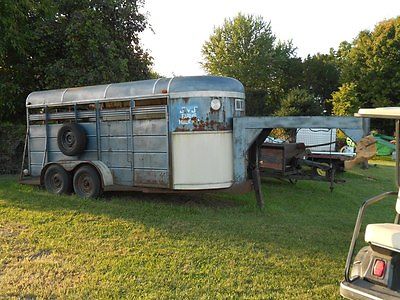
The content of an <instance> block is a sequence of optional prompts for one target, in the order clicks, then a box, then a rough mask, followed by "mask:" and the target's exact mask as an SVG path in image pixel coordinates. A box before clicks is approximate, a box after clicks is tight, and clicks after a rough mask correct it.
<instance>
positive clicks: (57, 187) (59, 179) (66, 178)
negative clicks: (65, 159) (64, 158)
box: [43, 165, 72, 195]
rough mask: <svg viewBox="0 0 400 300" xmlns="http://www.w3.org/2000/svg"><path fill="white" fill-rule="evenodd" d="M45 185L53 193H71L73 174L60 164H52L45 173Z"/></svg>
mask: <svg viewBox="0 0 400 300" xmlns="http://www.w3.org/2000/svg"><path fill="white" fill-rule="evenodd" d="M43 181H44V186H45V187H46V190H47V191H48V192H50V193H53V194H57V195H60V194H69V193H70V192H71V190H72V180H71V175H70V174H69V173H68V172H67V171H66V170H65V169H64V168H63V167H61V166H59V165H51V166H49V167H48V168H47V170H46V172H45V173H44V180H43Z"/></svg>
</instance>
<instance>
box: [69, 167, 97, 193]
mask: <svg viewBox="0 0 400 300" xmlns="http://www.w3.org/2000/svg"><path fill="white" fill-rule="evenodd" d="M73 185H74V191H75V194H76V195H78V196H79V197H81V198H97V197H99V196H100V195H101V192H102V189H101V180H100V176H99V173H98V172H97V170H96V169H95V168H93V167H91V166H88V165H84V166H81V167H79V168H78V170H76V172H75V174H74V179H73Z"/></svg>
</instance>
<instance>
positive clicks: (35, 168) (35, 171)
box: [31, 162, 42, 177]
mask: <svg viewBox="0 0 400 300" xmlns="http://www.w3.org/2000/svg"><path fill="white" fill-rule="evenodd" d="M41 172H42V162H40V164H32V163H31V175H32V176H35V177H36V176H40V173H41Z"/></svg>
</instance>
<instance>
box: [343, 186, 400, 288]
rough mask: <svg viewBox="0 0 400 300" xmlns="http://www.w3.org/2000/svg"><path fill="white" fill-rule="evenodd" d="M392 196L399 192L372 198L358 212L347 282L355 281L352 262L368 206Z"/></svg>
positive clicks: (345, 275) (347, 267) (350, 251)
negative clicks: (351, 271) (351, 269)
mask: <svg viewBox="0 0 400 300" xmlns="http://www.w3.org/2000/svg"><path fill="white" fill-rule="evenodd" d="M392 195H397V192H393V191H392V192H385V193H383V194H380V195H378V196H375V197H372V198H370V199H368V200H366V201H364V203H363V204H362V205H361V207H360V209H359V211H358V215H357V221H356V225H355V226H354V231H353V237H352V239H351V243H350V248H349V252H348V254H347V259H346V268H345V271H344V277H345V280H346V281H347V282H351V281H352V280H353V279H352V278H350V267H351V261H352V259H353V254H354V248H355V246H356V243H357V239H358V236H359V234H360V229H361V225H362V220H363V218H364V213H365V209H366V208H367V207H368V206H370V205H372V204H375V203H377V202H379V201H381V200H383V199H385V198H386V197H388V196H392Z"/></svg>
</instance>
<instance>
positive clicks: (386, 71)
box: [337, 17, 400, 107]
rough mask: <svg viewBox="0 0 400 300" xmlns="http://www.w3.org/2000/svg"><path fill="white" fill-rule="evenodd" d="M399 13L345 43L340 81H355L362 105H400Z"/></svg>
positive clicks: (339, 53)
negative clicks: (397, 15)
mask: <svg viewBox="0 0 400 300" xmlns="http://www.w3.org/2000/svg"><path fill="white" fill-rule="evenodd" d="M399 49H400V17H397V18H393V19H389V20H385V21H383V22H380V23H378V24H377V25H376V26H375V28H374V30H373V31H372V32H370V31H362V32H360V34H359V35H358V36H357V38H356V39H355V40H354V41H353V42H352V43H351V44H350V43H346V42H345V43H342V44H341V46H340V48H339V50H338V52H337V57H338V61H339V63H340V66H341V70H342V74H341V82H342V83H348V84H350V83H354V89H355V92H356V94H357V97H358V102H359V104H360V105H362V106H365V107H376V106H393V105H398V103H399V99H400V51H399Z"/></svg>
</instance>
